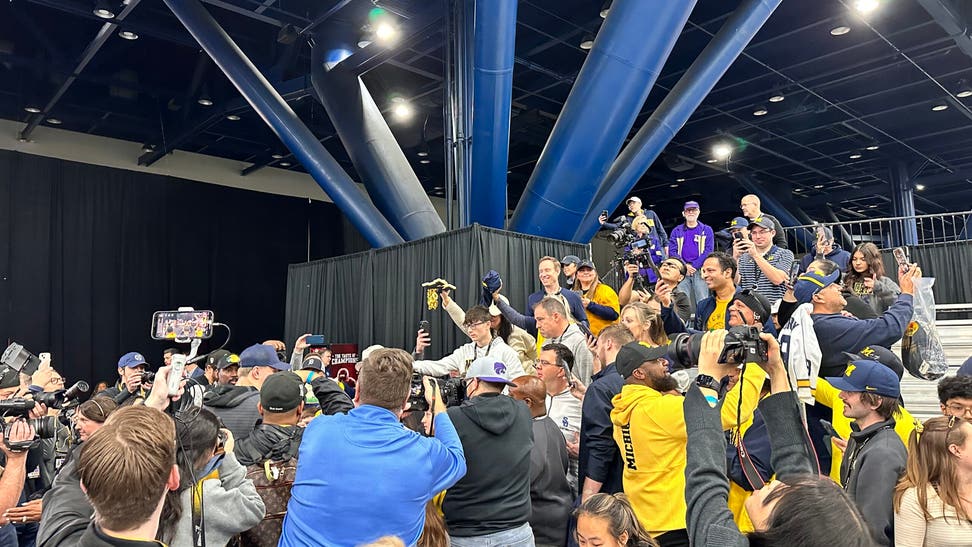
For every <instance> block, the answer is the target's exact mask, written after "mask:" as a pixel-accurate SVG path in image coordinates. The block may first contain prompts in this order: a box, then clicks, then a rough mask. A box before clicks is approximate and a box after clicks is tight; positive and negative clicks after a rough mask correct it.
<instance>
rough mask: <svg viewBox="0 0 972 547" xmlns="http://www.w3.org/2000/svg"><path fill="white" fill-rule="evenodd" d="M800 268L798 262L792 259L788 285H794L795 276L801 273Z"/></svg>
mask: <svg viewBox="0 0 972 547" xmlns="http://www.w3.org/2000/svg"><path fill="white" fill-rule="evenodd" d="M801 269H802V268H800V263H799V262H796V261H794V262H793V265H791V266H790V286H791V287H795V286H796V281H797V278H798V277H800V274H801V273H803V272H801V271H800V270H801Z"/></svg>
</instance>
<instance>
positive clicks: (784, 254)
mask: <svg viewBox="0 0 972 547" xmlns="http://www.w3.org/2000/svg"><path fill="white" fill-rule="evenodd" d="M763 258H765V259H766V261H767V262H769V263H770V265H772V266H773V267H774V268H777V269H779V270H782V271H783V273H788V272H789V271H790V266H791V265H792V264H793V253H792V252H790V251H788V250H787V249H781V248H779V247H777V246H776V245H773V246H772V247H770V249H769V250H768V251H766V254H764V255H763ZM739 288H740V289H756V292H758V293H759V294H761V295H763V296H765V297H766V299H767V300H769V301H770V303H772V302H776V301H777V300H779V299H781V298H783V293H784V292H786V287H785V286H784V284H783V283H781V284H779V285H774V284H773V283H772V282H771V281H770V280H769V278H767V277H766V274H764V273H763V270H761V269H759V266H758V265H757V264H756V260H755V259H754V258H753V257H752V256H750V255H749V254H748V253H747V254H744V255H742V256H740V257H739Z"/></svg>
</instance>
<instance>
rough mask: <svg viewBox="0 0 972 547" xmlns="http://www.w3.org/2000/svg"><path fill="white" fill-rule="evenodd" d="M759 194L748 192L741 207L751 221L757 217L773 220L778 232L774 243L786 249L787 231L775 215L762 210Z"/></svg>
mask: <svg viewBox="0 0 972 547" xmlns="http://www.w3.org/2000/svg"><path fill="white" fill-rule="evenodd" d="M760 206H761V204H760V201H759V196H757V195H756V194H746V195H745V196H743V197H742V200H741V201H740V202H739V208H740V209H742V213H743V216H744V217H746V218H748V219H749V220H750V221H752V220H753V219H755V218H757V217H763V218H768V219H770V220H772V221H773V226H774V227H775V228H774V229H775V230H776V234H775V235H774V236H773V245H776V246H777V247H779V248H781V249H786V248H787V246H786V233H784V232H783V225H782V224H780V221H778V220H776V217H774V216H773V215H768V214H766V213H764V212H763V211H761V210H760Z"/></svg>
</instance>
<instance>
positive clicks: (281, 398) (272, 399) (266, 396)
mask: <svg viewBox="0 0 972 547" xmlns="http://www.w3.org/2000/svg"><path fill="white" fill-rule="evenodd" d="M306 391H307V387H306V386H305V384H304V381H303V380H301V378H300V376H297V375H296V374H294V373H293V372H281V373H280V374H271V375H270V377H269V378H267V379H266V380H264V381H263V385H262V386H261V387H260V405H261V406H262V407H263V410H266V411H269V412H287V411H289V410H293V409H295V408H297V406H298V405H299V404H300V403H301V402H302V401H303V400H304V396H305V394H306Z"/></svg>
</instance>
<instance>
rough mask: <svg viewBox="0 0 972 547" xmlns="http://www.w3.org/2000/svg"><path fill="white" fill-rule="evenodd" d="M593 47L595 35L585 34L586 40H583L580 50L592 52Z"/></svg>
mask: <svg viewBox="0 0 972 547" xmlns="http://www.w3.org/2000/svg"><path fill="white" fill-rule="evenodd" d="M592 47H594V35H593V34H585V35H584V38H583V39H582V40H581V43H580V48H581V49H583V50H584V51H590V49H591V48H592Z"/></svg>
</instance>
